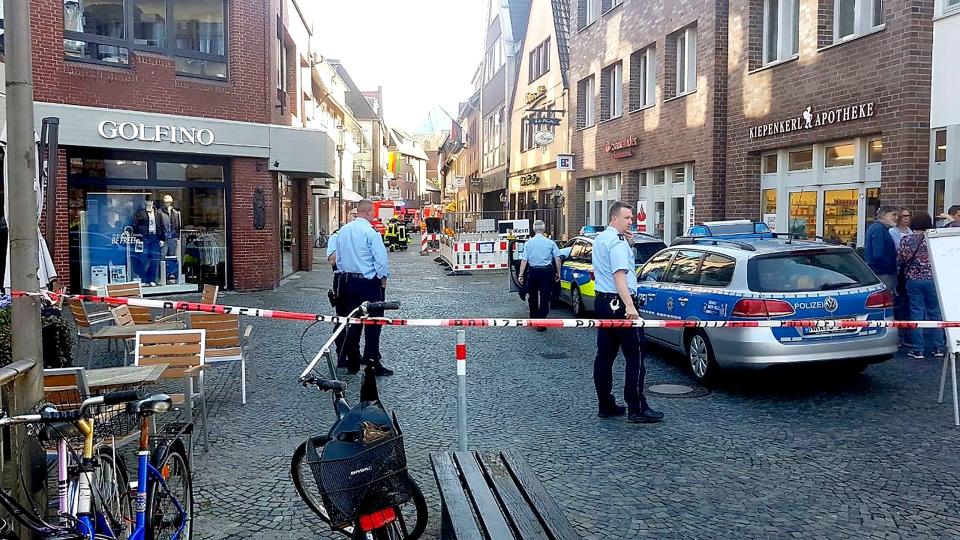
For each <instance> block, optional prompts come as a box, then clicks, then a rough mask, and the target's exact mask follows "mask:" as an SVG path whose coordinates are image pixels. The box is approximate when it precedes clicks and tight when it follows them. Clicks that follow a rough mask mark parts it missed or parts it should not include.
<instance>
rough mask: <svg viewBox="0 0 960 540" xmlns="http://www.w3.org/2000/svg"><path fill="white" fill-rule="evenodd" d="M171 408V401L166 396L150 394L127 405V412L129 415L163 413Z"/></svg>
mask: <svg viewBox="0 0 960 540" xmlns="http://www.w3.org/2000/svg"><path fill="white" fill-rule="evenodd" d="M172 406H173V400H172V399H171V398H170V396H168V395H166V394H152V395H149V396H147V397H145V398H143V399H140V400H137V401H131V402H130V404H129V405H127V412H129V413H131V414H146V415H149V414H156V413H165V412H167V411H169V410H170V407H172Z"/></svg>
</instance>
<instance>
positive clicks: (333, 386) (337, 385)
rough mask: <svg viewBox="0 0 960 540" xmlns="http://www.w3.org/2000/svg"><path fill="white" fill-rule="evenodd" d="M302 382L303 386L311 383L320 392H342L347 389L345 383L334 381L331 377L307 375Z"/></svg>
mask: <svg viewBox="0 0 960 540" xmlns="http://www.w3.org/2000/svg"><path fill="white" fill-rule="evenodd" d="M303 384H304V386H306V385H308V384H312V385H314V386H316V387H317V389H318V390H320V391H322V392H327V391H332V392H344V391H346V389H347V383H345V382H341V381H334V380H331V379H318V378H316V377H309V378H306V379H304V380H303Z"/></svg>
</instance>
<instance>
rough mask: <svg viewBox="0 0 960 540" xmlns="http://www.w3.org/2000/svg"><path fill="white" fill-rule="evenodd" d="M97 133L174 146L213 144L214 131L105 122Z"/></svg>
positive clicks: (100, 125) (126, 139)
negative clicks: (167, 143)
mask: <svg viewBox="0 0 960 540" xmlns="http://www.w3.org/2000/svg"><path fill="white" fill-rule="evenodd" d="M97 133H99V134H100V136H101V137H103V138H104V139H116V138H118V137H119V138H121V139H123V140H125V141H144V142H169V143H174V144H199V145H201V146H210V145H211V144H213V141H214V135H213V131H212V130H209V129H206V128H200V129H197V128H188V127H182V126H167V125H160V124H154V125H148V124H141V123H136V122H115V121H113V120H104V121H102V122H100V124H99V125H97Z"/></svg>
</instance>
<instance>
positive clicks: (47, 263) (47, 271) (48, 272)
mask: <svg viewBox="0 0 960 540" xmlns="http://www.w3.org/2000/svg"><path fill="white" fill-rule="evenodd" d="M33 137H34V139H35V140H36V142H38V143H39V142H40V136H39V135H37V132H34V133H33ZM0 148H3V150H4V154H6V149H7V126H6V125H4V126H3V130H2V131H0ZM8 163H9V160H8V159H7V158H6V156H4V160H3V193H4V197H3V214H4V215H5V216H6V218H7V223H8V224H9V221H10V188H9V185H10V175H9V174H7V164H8ZM39 163H40V162H39V157H37V167H36V170H37V176H36V177H35V178H34V179H33V191H34V193H35V194H36V196H37V239H38V240H39V241H40V260H39V261H38V262H39V263H40V268H39V270H38V271H37V278H39V280H40V288H41V289H46V288H47V284H49V283H50V282H51V281H52V280H54V279H55V278H56V277H57V271H56V270H55V269H54V267H53V257H51V256H50V250H48V249H47V242H46V241H45V240H44V239H43V234H42V233H41V232H40V214H42V213H43V205H44V200H43V195H44V191H45V190H44V189H43V186H41V185H40V166H39ZM4 268H5V269H6V272H4V276H3V286H4V288H5V289H7V290H10V239H9V236H8V237H7V261H6V266H5V267H4Z"/></svg>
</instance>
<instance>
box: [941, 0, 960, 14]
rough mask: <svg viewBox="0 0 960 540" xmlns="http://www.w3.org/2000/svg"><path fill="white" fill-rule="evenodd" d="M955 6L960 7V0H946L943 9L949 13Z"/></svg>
mask: <svg viewBox="0 0 960 540" xmlns="http://www.w3.org/2000/svg"><path fill="white" fill-rule="evenodd" d="M954 8H960V0H944V2H943V7H942V8H941V11H942V12H943V13H947V12H948V11H953V9H954Z"/></svg>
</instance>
